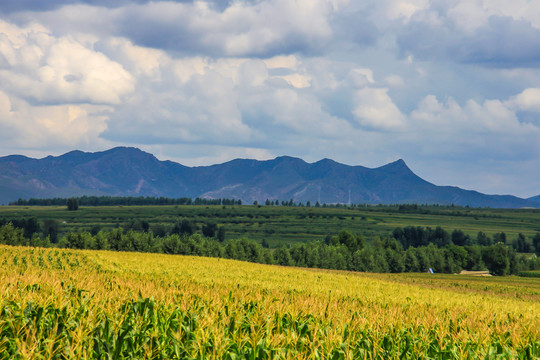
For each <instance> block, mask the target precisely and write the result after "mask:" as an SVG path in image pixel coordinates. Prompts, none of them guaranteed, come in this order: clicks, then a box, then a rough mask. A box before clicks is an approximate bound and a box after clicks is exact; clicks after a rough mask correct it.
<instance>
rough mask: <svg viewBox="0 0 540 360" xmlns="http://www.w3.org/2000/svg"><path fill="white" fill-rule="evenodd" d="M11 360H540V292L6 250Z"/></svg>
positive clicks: (7, 355)
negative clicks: (93, 359)
mask: <svg viewBox="0 0 540 360" xmlns="http://www.w3.org/2000/svg"><path fill="white" fill-rule="evenodd" d="M0 263H1V264H2V266H1V268H0V293H1V294H2V296H1V298H0V358H1V359H79V358H95V359H127V358H149V359H150V358H152V359H171V358H178V359H389V358H390V359H398V358H399V359H414V358H423V359H428V358H430V359H478V358H482V359H484V358H486V359H496V358H521V359H534V358H538V357H540V279H538V278H518V277H490V278H479V277H470V276H461V275H442V274H435V275H432V274H369V273H352V272H344V271H330V270H315V269H303V268H291V267H280V266H275V265H274V266H270V265H262V264H253V263H246V262H240V261H234V260H227V259H215V258H204V257H190V256H179V255H163V254H148V253H131V252H110V251H90V250H68V249H57V248H47V249H44V248H27V247H10V246H0Z"/></svg>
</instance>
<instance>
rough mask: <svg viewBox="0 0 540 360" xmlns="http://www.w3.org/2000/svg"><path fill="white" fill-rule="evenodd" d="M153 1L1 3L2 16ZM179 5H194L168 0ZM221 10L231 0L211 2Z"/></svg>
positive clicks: (23, 0) (22, 0) (188, 0)
mask: <svg viewBox="0 0 540 360" xmlns="http://www.w3.org/2000/svg"><path fill="white" fill-rule="evenodd" d="M151 1H152V0H5V1H0V14H1V13H4V14H9V13H14V12H20V11H38V12H39V11H51V10H55V9H58V8H61V7H62V6H66V5H77V4H86V5H92V6H102V7H107V8H118V7H122V6H126V5H130V4H146V3H149V2H151ZM168 1H170V2H178V3H192V2H193V0H168ZM209 2H211V3H212V4H213V5H214V6H216V7H217V8H219V9H224V8H226V7H227V5H228V4H229V2H230V0H213V1H209Z"/></svg>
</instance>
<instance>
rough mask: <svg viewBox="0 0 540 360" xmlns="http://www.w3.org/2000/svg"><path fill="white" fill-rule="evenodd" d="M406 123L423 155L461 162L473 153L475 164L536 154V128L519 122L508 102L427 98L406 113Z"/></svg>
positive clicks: (538, 129)
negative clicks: (461, 103) (408, 123)
mask: <svg viewBox="0 0 540 360" xmlns="http://www.w3.org/2000/svg"><path fill="white" fill-rule="evenodd" d="M410 121H411V126H413V129H412V130H413V131H414V132H413V136H412V139H414V138H416V141H418V143H416V145H415V148H416V149H417V150H418V151H420V152H422V153H423V154H425V155H426V156H430V157H439V158H446V159H451V158H453V159H456V160H458V159H459V160H461V161H464V160H466V159H465V158H466V157H470V156H471V155H470V154H474V159H477V160H476V161H487V160H496V159H499V160H503V159H504V160H519V161H521V160H525V159H533V158H537V157H538V156H539V155H540V152H539V151H540V146H539V145H537V142H536V141H535V140H534V139H537V138H538V136H540V127H538V126H535V125H533V124H530V123H523V122H520V121H519V119H518V116H517V114H516V110H515V109H513V108H512V106H509V102H508V101H499V100H486V101H484V102H483V103H478V102H476V101H474V100H468V101H467V102H466V103H465V104H464V105H463V106H462V105H459V104H458V103H457V102H456V101H454V100H453V99H451V98H450V99H448V100H447V101H445V102H439V101H438V100H437V98H436V97H435V96H432V95H429V96H426V97H425V98H424V99H423V100H422V101H421V102H420V104H419V105H418V107H417V109H415V110H414V111H413V112H412V113H411V114H410ZM410 140H411V139H409V141H410ZM470 161H473V158H470V159H469V162H470Z"/></svg>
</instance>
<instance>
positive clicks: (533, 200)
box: [527, 195, 540, 205]
mask: <svg viewBox="0 0 540 360" xmlns="http://www.w3.org/2000/svg"><path fill="white" fill-rule="evenodd" d="M527 200H529V201H532V202H535V203H538V204H539V205H540V195H537V196H533V197H530V198H528V199H527Z"/></svg>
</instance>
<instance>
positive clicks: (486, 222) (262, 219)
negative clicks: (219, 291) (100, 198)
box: [0, 205, 540, 247]
mask: <svg viewBox="0 0 540 360" xmlns="http://www.w3.org/2000/svg"><path fill="white" fill-rule="evenodd" d="M29 217H36V218H37V219H38V221H43V220H47V219H49V220H58V221H59V223H60V232H61V233H63V232H67V231H77V230H87V231H90V230H91V229H92V228H93V227H99V228H102V229H111V228H114V227H125V226H126V225H128V224H129V223H130V222H132V221H134V220H141V221H147V222H148V223H149V224H150V229H151V230H154V233H156V230H157V229H158V228H161V229H169V230H170V228H172V226H173V225H174V223H175V222H178V221H181V220H182V219H188V220H191V221H193V222H195V223H196V224H197V225H198V226H199V227H200V226H202V225H203V224H205V223H208V222H214V223H216V224H218V226H223V227H224V228H225V229H226V234H227V235H226V238H227V239H231V238H240V237H247V238H249V239H253V240H257V241H261V240H262V239H266V241H268V242H269V244H270V245H271V246H273V247H274V246H279V245H283V244H290V243H291V242H296V241H301V242H306V241H311V240H321V239H323V238H324V237H325V236H326V235H328V234H332V235H334V234H336V233H338V232H339V231H340V230H343V229H347V230H350V231H352V232H353V233H358V234H363V235H364V236H365V237H366V239H368V240H369V239H373V238H375V237H377V236H384V235H387V234H390V233H391V232H392V231H393V230H394V229H395V228H396V227H398V226H401V227H405V226H423V227H428V226H429V227H432V228H435V227H437V226H441V227H442V228H443V229H445V230H447V231H449V232H451V231H453V230H454V229H460V230H462V231H464V232H465V233H466V234H469V235H471V236H474V237H475V236H476V234H477V233H478V232H479V231H483V232H485V233H486V234H487V235H488V236H492V235H493V234H495V233H498V232H505V233H506V235H507V236H508V238H509V239H515V238H517V236H518V234H519V233H523V234H524V235H526V236H528V237H532V236H533V235H534V234H536V233H537V232H539V231H540V210H533V209H519V210H504V209H467V208H451V207H446V208H443V207H441V208H438V207H431V208H430V207H428V208H427V209H420V210H419V211H416V212H408V211H406V212H400V211H398V210H397V208H391V207H380V208H379V207H376V206H369V207H355V208H346V207H340V208H334V207H283V206H261V207H258V206H250V205H243V206H194V205H190V206H181V205H180V206H102V207H81V208H79V210H77V211H67V209H66V207H65V206H63V207H54V206H47V207H39V206H28V207H26V206H0V219H22V218H29Z"/></svg>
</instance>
